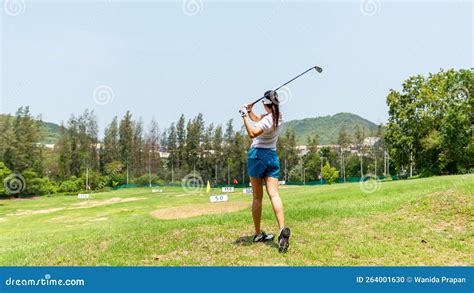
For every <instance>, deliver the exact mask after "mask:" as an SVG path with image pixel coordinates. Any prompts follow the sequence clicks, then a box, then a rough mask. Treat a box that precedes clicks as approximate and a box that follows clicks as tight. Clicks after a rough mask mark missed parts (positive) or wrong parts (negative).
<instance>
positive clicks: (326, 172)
mask: <svg viewBox="0 0 474 293" xmlns="http://www.w3.org/2000/svg"><path fill="white" fill-rule="evenodd" d="M323 178H324V179H326V181H327V182H328V184H332V183H334V182H336V180H337V178H339V171H337V170H336V168H334V167H331V165H329V163H326V165H324V167H323Z"/></svg>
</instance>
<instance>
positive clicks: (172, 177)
mask: <svg viewBox="0 0 474 293" xmlns="http://www.w3.org/2000/svg"><path fill="white" fill-rule="evenodd" d="M173 182H174V165H173V160H171V183H173Z"/></svg>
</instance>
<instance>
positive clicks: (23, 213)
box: [8, 208, 64, 216]
mask: <svg viewBox="0 0 474 293" xmlns="http://www.w3.org/2000/svg"><path fill="white" fill-rule="evenodd" d="M61 210H64V208H51V209H45V210H34V211H33V210H21V211H18V212H16V213H14V214H8V216H27V215H43V214H49V213H53V212H57V211H61Z"/></svg>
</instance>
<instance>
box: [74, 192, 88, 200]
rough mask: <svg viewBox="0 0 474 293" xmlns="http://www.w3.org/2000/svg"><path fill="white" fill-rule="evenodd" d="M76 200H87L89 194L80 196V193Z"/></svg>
mask: <svg viewBox="0 0 474 293" xmlns="http://www.w3.org/2000/svg"><path fill="white" fill-rule="evenodd" d="M77 198H81V199H88V198H89V194H82V193H80V194H78V195H77Z"/></svg>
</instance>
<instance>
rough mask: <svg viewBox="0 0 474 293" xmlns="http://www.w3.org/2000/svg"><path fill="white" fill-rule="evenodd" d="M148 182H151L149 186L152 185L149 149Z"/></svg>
mask: <svg viewBox="0 0 474 293" xmlns="http://www.w3.org/2000/svg"><path fill="white" fill-rule="evenodd" d="M148 183H149V187H151V156H150V152H149V151H148Z"/></svg>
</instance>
